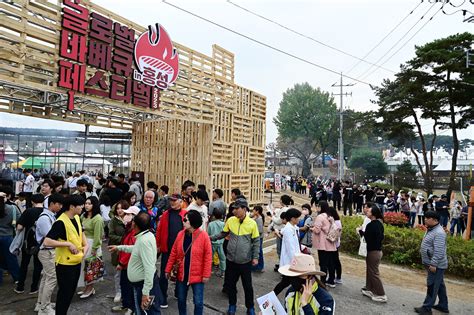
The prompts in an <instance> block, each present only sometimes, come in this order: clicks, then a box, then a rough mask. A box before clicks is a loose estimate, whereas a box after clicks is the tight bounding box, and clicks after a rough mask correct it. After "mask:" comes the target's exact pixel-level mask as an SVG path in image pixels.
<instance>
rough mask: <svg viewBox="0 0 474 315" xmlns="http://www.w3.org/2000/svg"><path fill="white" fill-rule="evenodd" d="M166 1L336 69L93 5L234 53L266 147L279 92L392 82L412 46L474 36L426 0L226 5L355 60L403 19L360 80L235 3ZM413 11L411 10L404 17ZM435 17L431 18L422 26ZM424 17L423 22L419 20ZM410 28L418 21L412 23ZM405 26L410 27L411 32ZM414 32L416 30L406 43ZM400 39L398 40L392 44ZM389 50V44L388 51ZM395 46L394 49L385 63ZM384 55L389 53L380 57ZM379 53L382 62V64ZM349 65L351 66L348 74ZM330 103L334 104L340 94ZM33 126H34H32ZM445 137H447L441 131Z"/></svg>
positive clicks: (191, 43)
mask: <svg viewBox="0 0 474 315" xmlns="http://www.w3.org/2000/svg"><path fill="white" fill-rule="evenodd" d="M167 1H168V2H170V3H172V4H175V5H177V6H179V7H182V8H184V9H186V10H189V11H191V12H193V13H195V14H198V15H200V16H202V17H205V18H207V19H209V20H212V21H214V22H216V23H219V24H221V25H224V26H226V27H229V28H231V29H233V30H235V31H238V32H240V33H243V34H245V35H247V36H249V37H252V38H254V39H256V40H259V41H262V42H264V43H267V44H269V45H271V46H274V47H276V48H278V49H281V50H284V51H286V52H288V53H291V54H294V55H296V56H298V57H300V58H303V59H306V60H308V61H310V62H312V63H315V64H318V65H320V66H323V67H326V68H329V69H331V70H333V71H335V72H336V73H331V72H329V71H325V70H322V69H320V68H317V67H314V66H312V65H309V64H307V63H304V62H302V61H299V60H295V59H293V58H291V57H289V56H286V55H283V54H281V53H279V52H276V51H274V50H271V49H269V48H266V47H263V46H261V45H259V44H257V43H254V42H252V41H249V40H248V39H245V38H242V37H240V36H238V35H235V34H233V33H231V32H229V31H226V30H223V29H220V28H218V27H216V26H215V25H212V24H210V23H207V22H205V21H202V20H200V19H198V18H196V17H194V16H191V15H189V14H187V13H184V12H182V11H180V10H177V9H176V8H173V7H171V6H169V5H167V4H166V3H163V2H161V1H156V0H155V1H152V0H134V1H123V0H122V1H117V0H96V1H95V3H97V4H98V5H101V6H103V7H106V8H108V9H109V10H111V11H113V12H115V13H117V14H119V15H122V16H123V17H125V18H127V19H129V20H131V21H134V22H136V23H139V24H141V25H144V26H147V25H149V24H154V23H156V22H158V23H160V24H162V25H163V26H164V27H165V28H166V30H167V31H168V33H169V34H170V36H171V38H172V40H173V41H175V42H178V43H180V44H182V45H185V46H187V47H190V48H192V49H194V50H197V51H199V52H201V53H204V54H206V55H211V53H212V45H213V44H217V45H219V46H222V47H223V48H225V49H227V50H229V51H231V52H233V53H234V54H235V83H237V84H239V85H242V86H244V87H246V88H249V89H251V90H254V91H256V92H258V93H260V94H263V95H265V96H266V97H267V143H270V142H273V141H275V139H276V137H277V129H276V127H275V125H274V124H273V118H274V117H275V116H276V114H277V111H278V107H279V103H280V101H281V98H282V93H283V92H284V91H286V90H287V89H288V88H291V87H292V86H293V85H294V84H295V83H302V82H308V83H309V84H311V85H312V86H314V87H319V88H321V89H322V90H324V91H328V92H330V93H339V92H340V91H339V88H334V87H331V85H332V84H333V83H336V82H339V80H340V78H339V75H338V74H337V73H340V72H343V73H344V74H347V75H349V76H351V77H354V78H361V77H362V81H364V82H367V83H370V84H372V85H374V86H378V85H380V83H381V82H382V80H383V79H384V78H393V74H394V72H396V71H398V70H399V66H400V64H401V63H403V62H405V61H407V60H409V59H411V58H413V57H414V46H415V45H423V44H425V43H427V42H430V41H432V40H434V39H437V38H442V37H446V36H449V35H452V34H455V33H462V32H466V31H469V32H473V31H474V24H473V23H465V22H464V23H463V22H462V20H463V18H462V14H460V13H458V14H452V15H445V14H443V13H442V12H438V13H437V14H436V15H434V14H435V13H436V12H437V11H438V9H439V8H440V6H441V4H440V3H436V4H433V3H429V1H426V0H425V1H423V2H422V3H421V4H420V2H421V1H416V0H378V1H376V0H312V1H310V0H296V1H289V0H286V1H282V0H274V1H270V0H253V1H249V0H232V1H233V2H234V3H236V4H238V5H240V6H242V7H244V8H246V9H248V10H251V11H253V12H255V13H258V14H260V15H262V16H265V17H266V18H269V19H271V20H273V21H275V22H278V23H280V24H282V25H285V26H287V27H289V28H291V29H293V30H295V31H298V32H300V33H302V34H304V35H306V36H308V37H311V38H313V39H315V40H317V41H320V42H323V43H325V44H327V45H330V46H333V47H335V48H337V49H339V50H342V51H344V52H346V53H347V54H351V55H354V56H357V57H360V58H361V57H364V56H365V55H366V53H367V52H369V51H370V50H371V48H373V47H374V46H375V45H376V44H377V43H378V42H379V41H380V40H381V39H382V38H383V37H384V36H386V35H387V34H388V33H389V32H390V30H392V29H393V28H394V26H395V25H397V24H398V23H399V22H400V21H402V19H404V18H405V17H406V19H405V20H404V21H403V22H402V23H401V24H400V26H399V27H398V28H396V29H395V31H393V33H392V34H391V35H390V36H388V37H387V38H386V39H385V40H384V41H383V42H382V43H381V44H380V45H379V46H378V47H377V48H376V49H375V50H374V51H373V52H372V53H371V54H370V55H369V56H367V57H366V58H364V59H366V60H367V61H370V62H372V63H376V64H381V63H383V62H384V61H387V62H386V63H385V64H384V65H383V68H386V69H388V70H391V71H393V72H391V71H387V70H385V69H382V68H377V67H372V69H371V70H370V71H369V72H368V73H369V74H370V75H368V76H361V74H364V73H367V70H369V67H371V65H370V64H368V63H365V62H360V63H359V64H358V65H357V66H356V67H355V68H354V67H353V66H354V65H355V64H356V63H358V60H357V59H355V58H352V57H350V56H347V55H345V54H342V53H340V52H337V51H334V50H332V49H329V48H327V47H324V46H322V45H320V44H317V43H315V42H314V41H312V40H309V39H307V38H302V37H300V36H298V35H296V34H294V33H292V32H290V31H288V30H284V29H282V28H281V27H279V26H277V25H275V24H273V23H270V22H268V21H264V20H262V19H261V18H258V17H256V16H254V15H251V14H249V13H248V12H245V11H243V10H241V9H239V8H237V7H235V6H233V5H232V4H230V3H228V2H227V1H226V0H213V1H210V0H208V1H196V0H195V1H190V0H189V1H186V0H167ZM432 2H433V1H432ZM462 2H463V0H452V3H453V4H455V5H458V4H461V3H462ZM465 2H466V3H465V4H464V6H467V5H469V1H465ZM418 4H420V5H418ZM471 6H472V5H471ZM415 7H416V9H415V10H414V12H413V13H412V14H409V13H410V11H412V10H413V9H414V8H415ZM468 9H469V8H468ZM456 10H457V9H456V8H454V7H451V6H446V7H445V11H446V12H447V13H453V12H455V11H456ZM471 11H474V10H471ZM433 15H434V17H433V19H432V20H431V21H430V22H428V23H427V24H426V25H425V26H424V27H423V28H422V26H423V25H424V24H425V23H426V21H427V20H428V19H429V18H430V17H432V16H433ZM422 16H424V18H423V19H421V20H420V18H421V17H422ZM417 22H418V23H417ZM415 23H417V24H416V25H415ZM410 28H412V29H411V30H410ZM419 29H420V30H419ZM418 30H419V32H418V33H417V34H416V35H415V36H414V37H413V38H412V39H411V40H409V39H410V38H411V37H412V35H414V34H415V33H416V32H417V31H418ZM407 32H408V33H407ZM404 35H405V36H404ZM400 39H402V40H401V41H400V42H399V43H398V44H397V45H395V44H396V43H397V41H399V40H400ZM394 45H395V47H394V48H393V49H392V50H390V51H389V49H390V48H392V47H393V46H394ZM399 48H401V49H400V50H399V52H398V53H396V54H395V55H394V56H393V57H392V58H390V59H389V57H390V56H391V55H392V54H393V53H395V52H396V51H397V50H398V49H399ZM388 51H389V52H388ZM387 52H388V54H386V53H387ZM385 54H386V55H385ZM384 55H385V57H383V58H382V59H380V58H381V57H382V56H384ZM379 60H380V61H379ZM351 68H353V69H352V70H351V71H350V72H348V71H349V70H350V69H351ZM372 72H373V73H372ZM346 83H354V81H353V80H350V79H346V78H344V84H346ZM344 92H348V93H352V96H347V97H344V99H343V104H344V107H345V108H349V109H352V110H356V111H367V110H375V109H376V108H377V106H376V105H374V104H372V103H371V100H374V99H375V97H374V95H373V93H372V91H371V89H370V87H369V86H368V85H367V84H363V83H360V82H358V83H357V84H355V85H354V86H351V87H347V88H345V89H344ZM336 102H337V105H338V106H339V97H338V96H337V97H336ZM32 121H34V124H33V126H32V124H31V122H32ZM0 124H1V125H3V126H12V127H13V126H15V127H16V126H22V125H28V126H30V127H35V128H51V126H52V125H53V126H54V128H64V129H72V130H83V129H84V126H81V125H76V124H69V123H61V122H56V121H54V122H53V123H52V122H51V121H47V120H41V119H33V120H32V118H27V117H22V116H17V115H9V114H0ZM424 127H425V128H426V129H427V130H428V129H430V128H431V126H430V125H429V124H424ZM104 129H105V128H97V127H94V128H93V127H91V130H94V131H99V130H104ZM443 134H449V133H447V132H446V131H444V132H443ZM460 137H461V138H467V137H470V138H474V126H472V125H471V126H470V127H469V128H468V129H466V130H462V131H461V132H460Z"/></svg>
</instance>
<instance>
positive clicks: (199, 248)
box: [165, 229, 212, 285]
mask: <svg viewBox="0 0 474 315" xmlns="http://www.w3.org/2000/svg"><path fill="white" fill-rule="evenodd" d="M184 233H185V230H182V231H181V232H179V233H178V237H177V238H176V241H175V242H174V245H173V249H172V250H171V254H170V257H169V259H168V264H167V265H166V268H165V272H166V273H170V272H171V269H172V268H173V265H174V263H175V262H179V268H178V276H177V278H178V280H179V281H183V280H184V251H185V250H186V249H184V248H183V242H184ZM193 240H194V242H193V243H192V245H191V249H190V251H191V262H192V263H190V264H189V279H188V285H189V284H194V283H200V282H202V278H210V277H211V269H212V248H211V240H210V239H209V235H207V233H206V231H203V230H201V229H197V230H195V231H194V232H193Z"/></svg>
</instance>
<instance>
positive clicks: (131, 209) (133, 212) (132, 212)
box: [123, 206, 140, 215]
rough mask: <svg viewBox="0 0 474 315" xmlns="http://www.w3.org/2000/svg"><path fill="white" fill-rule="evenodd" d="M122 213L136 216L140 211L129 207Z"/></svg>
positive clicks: (134, 207)
mask: <svg viewBox="0 0 474 315" xmlns="http://www.w3.org/2000/svg"><path fill="white" fill-rule="evenodd" d="M123 212H124V213H131V214H133V215H137V214H138V213H139V212H140V209H139V208H138V207H137V206H131V207H130V208H128V209H127V210H123Z"/></svg>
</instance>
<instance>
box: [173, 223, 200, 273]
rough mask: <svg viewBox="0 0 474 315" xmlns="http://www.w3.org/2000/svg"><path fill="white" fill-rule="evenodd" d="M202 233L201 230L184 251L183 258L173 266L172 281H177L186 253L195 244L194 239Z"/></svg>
mask: <svg viewBox="0 0 474 315" xmlns="http://www.w3.org/2000/svg"><path fill="white" fill-rule="evenodd" d="M200 234H201V232H199V234H198V235H196V237H195V238H194V239H193V240H192V241H191V244H189V246H188V248H186V251H185V252H184V255H183V258H182V259H180V260H177V261H176V262H175V263H174V264H173V267H172V268H171V271H170V278H169V280H170V281H172V282H176V280H177V279H178V271H179V266H180V265H181V263H182V262H183V261H184V258H185V257H186V254H187V253H188V251H189V250H190V249H191V246H192V245H193V243H194V240H196V239H197V238H198V237H199V235H200Z"/></svg>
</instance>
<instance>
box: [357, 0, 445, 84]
mask: <svg viewBox="0 0 474 315" xmlns="http://www.w3.org/2000/svg"><path fill="white" fill-rule="evenodd" d="M443 7H444V5H442V6H441V7H440V8H439V9H438V11H436V12H435V13H434V14H433V15H432V16H431V17H430V19H429V20H428V21H426V22H425V24H423V25H422V26H421V27H420V28H419V29H418V30H417V31H416V32H415V33H414V34H413V35H412V36H411V37H410V38H409V39H408V40H407V41H405V43H403V45H401V46H400V47H399V48H398V49H397V50H396V51H395V52H394V53H393V54H392V55H390V57H388V58H387V59H386V60H385V61H384V62H382V64H381V65H384V64H386V63H387V62H388V61H389V60H390V59H392V58H393V57H394V56H395V55H396V54H398V52H399V51H400V50H402V49H403V48H405V46H406V45H407V44H408V43H409V42H410V41H411V40H412V39H413V37H415V36H416V35H417V34H418V33H419V32H420V31H421V30H422V29H423V28H424V27H425V26H426V24H428V23H429V22H431V21H432V20H433V18H434V17H435V16H436V15H437V14H438V13H439V12H440V11H441V10H442V9H443ZM377 70H378V68H375V69H374V70H373V71H372V72H370V73H368V74H366V75H365V76H363V77H358V79H361V80H364V79H366V78H368V77H369V76H371V75H372V74H374V72H376V71H377Z"/></svg>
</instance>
